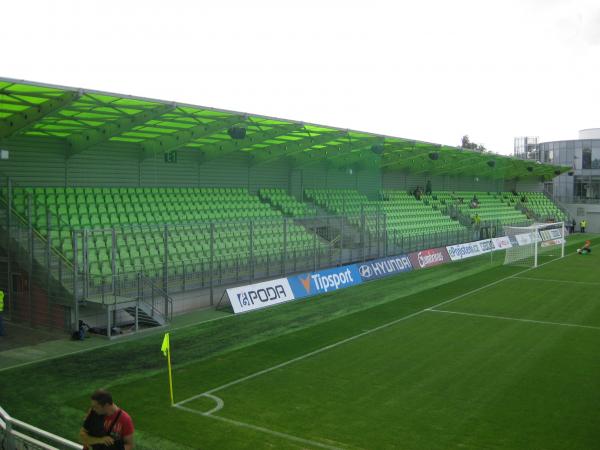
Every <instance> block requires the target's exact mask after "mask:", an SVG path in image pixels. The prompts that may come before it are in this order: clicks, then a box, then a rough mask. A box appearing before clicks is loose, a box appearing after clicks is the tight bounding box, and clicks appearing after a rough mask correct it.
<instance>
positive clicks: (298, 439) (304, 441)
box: [174, 397, 341, 450]
mask: <svg viewBox="0 0 600 450" xmlns="http://www.w3.org/2000/svg"><path fill="white" fill-rule="evenodd" d="M217 398H218V397H217ZM174 406H175V408H178V409H181V410H183V411H187V412H191V413H193V414H198V415H200V416H204V417H208V418H210V419H214V420H219V421H221V422H226V423H229V424H231V425H235V426H238V427H243V428H249V429H251V430H255V431H260V432H262V433H266V434H270V435H272V436H277V437H280V438H283V439H288V440H290V441H295V442H300V443H301V444H305V445H311V446H314V447H320V448H326V449H329V450H341V448H340V447H334V446H333V445H327V444H323V443H321V442H316V441H311V440H310V439H304V438H301V437H298V436H294V435H292V434H287V433H281V432H279V431H275V430H271V429H269V428H265V427H259V426H257V425H252V424H250V423H246V422H240V421H239V420H233V419H228V418H226V417H221V416H213V415H212V414H210V412H207V413H203V412H200V411H197V410H195V409H192V408H187V407H185V406H181V405H178V404H176V405H174Z"/></svg>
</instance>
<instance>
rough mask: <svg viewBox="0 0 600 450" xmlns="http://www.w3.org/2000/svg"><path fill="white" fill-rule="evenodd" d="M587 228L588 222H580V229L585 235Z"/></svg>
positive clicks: (583, 220)
mask: <svg viewBox="0 0 600 450" xmlns="http://www.w3.org/2000/svg"><path fill="white" fill-rule="evenodd" d="M585 227H587V220H585V219H582V220H581V222H579V229H580V230H581V232H582V233H585Z"/></svg>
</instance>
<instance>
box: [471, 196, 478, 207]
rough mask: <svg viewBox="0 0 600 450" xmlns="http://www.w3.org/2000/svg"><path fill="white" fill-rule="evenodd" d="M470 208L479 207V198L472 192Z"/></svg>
mask: <svg viewBox="0 0 600 450" xmlns="http://www.w3.org/2000/svg"><path fill="white" fill-rule="evenodd" d="M470 206H471V208H473V209H475V208H479V199H478V198H477V195H475V194H473V198H472V199H471V205H470Z"/></svg>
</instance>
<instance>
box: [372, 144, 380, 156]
mask: <svg viewBox="0 0 600 450" xmlns="http://www.w3.org/2000/svg"><path fill="white" fill-rule="evenodd" d="M371 151H372V152H373V153H375V154H376V155H381V154H382V153H383V144H373V145H371Z"/></svg>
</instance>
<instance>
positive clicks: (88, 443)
mask: <svg viewBox="0 0 600 450" xmlns="http://www.w3.org/2000/svg"><path fill="white" fill-rule="evenodd" d="M91 400H92V401H91V407H90V409H89V410H88V413H87V415H86V417H85V420H84V422H83V427H82V428H81V430H80V431H79V436H80V438H81V442H82V443H83V444H84V449H85V450H107V449H109V450H133V447H134V443H133V431H134V430H133V421H132V420H131V417H130V416H129V414H127V413H126V412H125V411H124V410H122V409H121V408H119V407H118V406H117V405H116V404H114V403H113V398H112V395H111V393H110V392H108V391H105V390H104V389H98V390H97V391H96V392H94V393H93V394H92V397H91Z"/></svg>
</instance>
